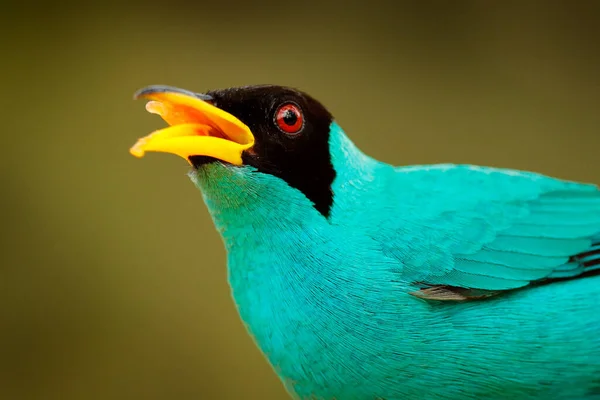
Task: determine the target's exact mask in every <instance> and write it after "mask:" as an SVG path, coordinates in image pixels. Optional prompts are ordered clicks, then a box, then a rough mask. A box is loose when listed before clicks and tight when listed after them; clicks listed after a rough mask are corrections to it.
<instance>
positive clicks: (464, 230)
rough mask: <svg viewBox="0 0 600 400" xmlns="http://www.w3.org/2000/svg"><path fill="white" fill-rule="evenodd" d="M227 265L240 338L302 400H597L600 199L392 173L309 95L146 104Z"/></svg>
mask: <svg viewBox="0 0 600 400" xmlns="http://www.w3.org/2000/svg"><path fill="white" fill-rule="evenodd" d="M136 97H137V98H145V99H148V100H150V101H149V102H148V104H147V107H146V108H147V110H148V111H150V112H152V113H156V114H159V115H160V116H161V117H162V118H163V119H164V120H165V121H166V122H167V123H168V124H169V127H167V128H165V129H162V130H159V131H156V132H154V133H153V134H151V135H149V136H147V137H145V138H142V139H140V140H139V141H138V142H137V143H136V144H135V145H134V146H133V147H132V148H131V153H132V154H133V155H135V156H137V157H141V156H143V155H144V153H145V152H146V151H159V152H167V153H173V154H176V155H179V156H181V157H183V158H185V159H186V160H187V161H188V162H189V163H190V165H191V166H192V168H191V172H190V173H189V176H190V178H191V180H192V181H193V182H194V184H195V185H196V186H197V187H198V188H199V189H200V190H201V193H202V196H203V198H204V202H205V203H206V205H207V207H208V210H209V212H210V214H211V216H212V218H213V221H214V224H215V226H216V228H217V230H218V232H219V233H220V235H221V236H222V238H223V242H224V245H225V247H226V250H227V267H228V279H229V284H230V286H231V292H232V295H233V299H234V301H235V304H236V306H237V309H238V311H239V315H240V317H241V319H242V320H243V322H244V324H245V326H246V327H247V329H248V332H249V333H250V335H251V336H252V337H253V339H254V340H255V342H256V344H257V345H258V347H259V348H260V349H261V350H262V352H263V353H264V354H265V356H266V358H267V359H268V361H269V362H270V364H271V365H272V366H273V368H274V370H275V371H276V373H277V374H278V375H279V377H280V378H281V380H282V382H283V384H284V385H285V386H286V388H287V389H288V392H289V393H290V394H291V396H293V397H294V398H296V399H315V400H316V399H319V400H333V399H335V400H376V399H378V400H399V399H569V400H572V399H600V191H599V190H598V188H597V187H596V186H594V185H591V184H583V183H577V182H569V181H564V180H559V179H554V178H551V177H547V176H543V175H540V174H536V173H531V172H522V171H516V170H508V169H496V168H487V167H479V166H472V165H452V164H442V165H419V166H402V167H394V166H391V165H388V164H385V163H382V162H379V161H377V160H375V159H373V158H371V157H369V156H367V155H365V154H364V153H362V152H361V151H360V150H359V149H358V148H357V147H356V146H355V145H354V144H353V143H352V141H351V140H350V139H349V138H348V137H347V136H346V134H345V133H344V131H343V130H342V128H341V127H340V126H339V125H338V123H337V122H336V121H335V120H334V119H333V117H332V115H331V114H330V113H329V112H328V111H327V109H326V108H325V107H324V106H323V105H322V104H320V103H319V102H318V101H316V100H315V99H314V98H312V97H311V96H309V95H308V94H306V93H303V92H300V91H298V90H295V89H292V88H287V87H281V86H274V85H261V86H246V87H239V88H231V89H223V90H214V91H209V92H207V93H203V94H201V93H195V92H191V91H187V90H183V89H178V88H173V87H168V86H151V87H147V88H145V89H142V90H140V91H139V92H138V93H137V94H136Z"/></svg>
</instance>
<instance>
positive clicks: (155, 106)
mask: <svg viewBox="0 0 600 400" xmlns="http://www.w3.org/2000/svg"><path fill="white" fill-rule="evenodd" d="M134 98H135V99H139V98H145V99H148V100H150V102H148V103H147V104H146V110H147V111H148V112H150V113H153V114H158V115H160V116H161V117H162V119H164V120H165V121H166V122H167V123H168V124H169V125H170V126H169V127H167V128H164V129H160V130H158V131H155V132H153V133H151V134H150V135H148V136H145V137H143V138H140V139H139V140H138V141H137V142H136V144H135V145H133V147H131V149H130V150H129V152H130V153H131V154H132V155H134V156H136V157H138V158H141V157H143V156H144V154H145V153H146V152H147V151H159V152H164V153H172V154H176V155H178V156H180V157H183V158H185V159H186V160H188V162H190V160H189V158H190V157H191V156H210V157H214V158H217V159H219V160H222V161H225V162H228V163H231V164H233V165H242V152H243V151H244V150H246V149H249V148H250V147H252V145H254V135H253V134H252V132H251V131H250V128H248V126H246V125H245V124H244V123H243V122H241V121H240V120H239V119H237V118H236V117H234V116H233V115H231V114H229V113H227V112H225V111H223V110H221V109H219V108H217V107H215V106H213V105H212V104H210V100H211V97H210V96H208V95H203V94H198V93H193V92H190V91H187V90H184V89H179V88H174V87H169V86H149V87H146V88H144V89H141V90H139V91H137V92H136V94H135V95H134ZM190 163H191V162H190Z"/></svg>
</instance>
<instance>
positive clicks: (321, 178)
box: [189, 85, 335, 217]
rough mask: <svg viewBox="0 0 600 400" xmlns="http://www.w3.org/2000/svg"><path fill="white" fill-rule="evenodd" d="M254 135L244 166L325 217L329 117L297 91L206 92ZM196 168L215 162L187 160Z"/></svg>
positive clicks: (270, 88) (328, 182)
mask: <svg viewBox="0 0 600 400" xmlns="http://www.w3.org/2000/svg"><path fill="white" fill-rule="evenodd" d="M206 94H207V95H209V96H210V97H211V98H212V100H211V103H212V104H213V105H215V106H216V107H218V108H220V109H222V110H223V111H226V112H228V113H230V114H232V115H234V116H235V117H237V118H238V119H239V120H241V121H242V122H243V123H244V124H246V125H247V126H248V127H249V128H250V130H251V131H252V133H253V134H254V138H255V144H254V146H253V147H252V148H250V149H248V150H246V151H245V152H244V153H243V154H242V161H243V163H244V164H245V165H250V166H253V167H255V168H256V169H257V170H258V171H260V172H262V173H266V174H271V175H274V176H276V177H279V178H281V179H283V180H284V181H285V182H287V183H288V185H290V186H291V187H293V188H296V189H298V190H300V191H301V192H302V193H304V195H305V196H306V197H307V198H308V199H309V200H311V201H312V202H313V203H314V205H315V208H316V209H317V210H318V211H319V212H320V213H321V214H323V215H324V216H326V217H327V216H328V215H329V211H330V208H331V205H332V202H333V193H332V191H331V185H332V183H333V180H334V178H335V170H334V168H333V165H332V163H331V156H330V153H329V129H330V125H331V122H332V120H333V118H332V116H331V114H330V113H329V112H328V111H327V110H326V109H325V107H323V106H322V105H321V104H320V103H319V102H318V101H316V100H315V99H313V98H312V97H310V96H309V95H307V94H305V93H302V92H300V91H298V90H295V89H291V88H287V87H281V86H272V85H261V86H247V87H240V88H232V89H223V90H214V91H210V92H208V93H206ZM189 159H190V161H191V162H192V164H193V165H194V167H196V168H200V167H201V166H203V165H205V164H206V163H209V162H215V161H217V160H216V159H214V158H209V157H205V156H191V157H190V158H189Z"/></svg>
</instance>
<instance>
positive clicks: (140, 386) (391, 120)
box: [0, 0, 600, 400]
mask: <svg viewBox="0 0 600 400" xmlns="http://www.w3.org/2000/svg"><path fill="white" fill-rule="evenodd" d="M2 8H3V11H2V13H1V14H0V22H1V24H0V33H1V38H0V44H1V46H2V48H1V50H2V53H1V54H2V58H1V60H2V62H1V63H0V72H1V75H0V76H1V80H2V95H1V96H0V104H1V107H0V113H1V116H2V142H1V143H2V156H1V157H0V167H1V168H0V171H1V175H0V176H1V179H2V180H1V183H2V196H1V197H0V202H1V204H0V206H1V207H0V210H2V237H1V241H0V261H1V263H0V299H1V301H0V399H7V400H8V399H10V400H21V399H44V400H54V399H61V400H71V399H86V400H95V399H182V400H183V399H286V398H287V397H286V393H285V391H284V390H283V388H282V387H281V385H280V384H279V382H278V380H277V378H276V377H275V375H274V374H273V372H272V371H271V369H270V367H269V366H268V365H267V363H266V362H265V361H264V359H263V357H262V355H261V354H260V353H259V351H258V350H257V349H256V348H255V347H254V344H253V343H252V341H251V339H250V338H249V337H248V336H247V334H246V333H245V331H244V328H243V325H242V324H241V322H240V321H239V320H238V317H237V314H236V312H235V307H234V305H233V303H232V301H231V299H230V296H229V289H228V286H227V282H226V270H225V252H224V249H223V247H222V244H221V242H220V238H219V237H218V235H217V233H216V232H215V230H214V229H213V226H212V224H211V220H210V218H209V215H208V213H207V211H206V209H205V207H204V205H203V203H202V198H201V195H200V193H199V192H198V191H197V190H196V189H195V187H194V186H193V185H192V184H191V183H190V182H189V180H188V178H187V176H186V172H187V169H188V167H187V164H186V163H185V161H183V160H181V159H179V158H177V157H175V156H171V155H164V154H149V155H147V156H146V157H145V158H143V159H141V160H138V159H135V158H134V157H132V156H131V155H129V153H128V149H129V147H130V146H131V145H132V144H133V143H134V142H135V140H136V139H137V138H138V137H139V136H142V135H146V134H147V133H149V132H150V131H151V130H153V129H156V128H159V127H161V126H163V125H164V124H163V123H162V121H161V120H160V119H159V118H157V117H156V116H151V115H149V114H147V113H146V112H145V111H144V104H143V102H140V101H138V102H134V101H133V100H132V94H133V92H134V91H135V90H136V89H138V88H140V87H143V86H146V85H149V84H170V85H176V86H181V87H184V88H188V89H192V90H196V91H203V90H207V89H211V88H219V87H229V86H236V85H245V84H254V83H277V84H284V85H290V86H296V87H299V88H301V89H304V90H306V91H308V92H309V93H311V94H312V95H314V96H315V97H317V98H318V99H320V100H321V101H322V102H323V103H324V104H326V105H327V106H328V107H329V108H330V110H331V111H332V112H333V113H334V115H335V116H336V117H337V119H338V121H339V122H340V123H341V125H342V126H343V127H344V128H345V129H346V131H347V132H348V134H349V135H350V136H351V138H352V139H353V140H354V141H355V142H356V143H357V144H358V145H359V146H360V147H361V148H362V149H363V150H364V151H365V152H367V153H369V154H371V155H373V156H375V157H377V158H379V159H381V160H384V161H387V162H390V163H394V164H415V163H438V162H455V163H473V164H483V165H490V166H501V167H510V168H518V169H526V170H535V171H539V172H543V173H546V174H551V175H555V176H558V177H561V178H567V179H574V180H580V181H589V182H595V183H600V131H599V128H600V112H599V106H600V90H599V89H600V74H599V73H598V71H599V70H600V46H599V45H598V38H599V37H600V34H599V32H600V27H598V25H599V24H600V2H598V1H585V0H582V1H562V2H560V1H545V2H534V1H521V2H517V1H515V2H510V1H509V2H501V1H498V2H491V1H455V2H442V1H440V2H435V1H414V2H407V1H397V2H393V1H387V2H381V1H369V2H355V1H348V2H343V3H342V2H339V3H328V2H323V1H322V2H314V3H311V2H304V1H297V2H262V3H261V4H260V5H256V4H253V2H242V1H234V2H232V1H214V2H202V1H195V2H191V1H173V2H169V1H157V0H146V1H143V2H141V1H133V2H129V3H122V4H119V3H117V2H114V3H111V2H109V1H105V2H102V3H98V4H93V3H87V4H78V3H72V4H70V3H68V2H63V3H61V4H60V5H58V4H52V3H51V2H46V3H42V2H29V3H25V2H22V3H21V4H18V5H17V4H16V3H15V4H12V3H10V2H9V3H8V4H6V3H5V4H3V6H2Z"/></svg>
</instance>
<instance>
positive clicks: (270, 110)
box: [131, 85, 353, 218]
mask: <svg viewBox="0 0 600 400" xmlns="http://www.w3.org/2000/svg"><path fill="white" fill-rule="evenodd" d="M135 97H136V98H145V99H148V100H150V101H149V102H148V104H147V106H146V109H147V110H148V111H149V112H151V113H155V114H158V115H160V116H161V117H162V118H163V119H164V120H165V121H166V122H167V123H168V124H169V125H170V126H168V127H167V128H164V129H161V130H158V131H156V132H154V133H152V134H150V135H148V136H146V137H143V138H141V139H139V140H138V142H137V143H136V144H135V145H134V146H133V147H132V148H131V153H132V154H133V155H135V156H137V157H142V156H143V155H144V153H145V152H147V151H158V152H166V153H173V154H176V155H178V156H180V157H183V158H185V159H186V160H187V161H188V162H189V163H190V164H191V166H192V167H193V171H192V174H191V175H192V178H193V179H194V180H195V181H196V183H197V185H198V186H200V188H201V189H202V191H203V192H205V199H207V193H206V192H212V193H209V194H208V196H209V197H210V198H209V199H207V202H208V201H211V200H212V201H220V204H222V205H224V204H228V205H231V204H234V203H235V204H239V201H249V199H250V198H251V197H252V198H259V199H262V200H261V201H262V202H263V204H262V207H264V208H277V207H281V208H282V210H284V209H287V210H290V209H292V208H293V206H294V205H296V206H299V207H305V208H307V207H308V205H310V207H312V208H313V211H316V213H315V214H319V217H324V218H328V216H329V214H330V212H331V208H332V205H333V202H334V192H333V183H334V180H335V179H336V176H337V175H339V172H340V171H339V170H340V168H342V166H341V165H335V164H336V158H337V159H338V161H337V163H338V164H340V163H342V164H343V163H344V162H343V160H341V161H340V160H339V159H340V157H342V155H343V154H346V153H348V151H347V149H344V148H343V146H344V143H346V145H347V146H351V147H352V148H353V146H352V145H351V143H350V142H349V140H347V138H346V137H345V135H344V134H343V132H342V131H341V129H339V127H338V126H337V124H336V123H335V122H334V121H333V117H332V115H331V114H330V113H329V111H327V109H326V108H325V107H324V106H323V105H322V104H321V103H319V102H318V101H316V100H315V99H313V98H312V97H311V96H309V95H307V94H306V93H303V92H300V91H298V90H295V89H292V88H288V87H282V86H274V85H260V86H246V87H238V88H230V89H222V90H212V91H209V92H206V93H202V94H201V93H195V92H191V91H188V90H183V89H178V88H173V87H167V86H150V87H147V88H144V89H142V90H140V91H138V92H137V93H136V95H135ZM334 136H335V138H334ZM333 141H335V142H336V143H335V145H334V144H332V142H333ZM342 142H343V143H342ZM333 147H335V151H332V148H333ZM336 154H337V155H336ZM234 192H235V193H234ZM242 192H244V193H242ZM215 193H216V194H215ZM225 198H227V199H225ZM240 199H243V200H240ZM209 206H210V204H209ZM290 207H291V208H290Z"/></svg>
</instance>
